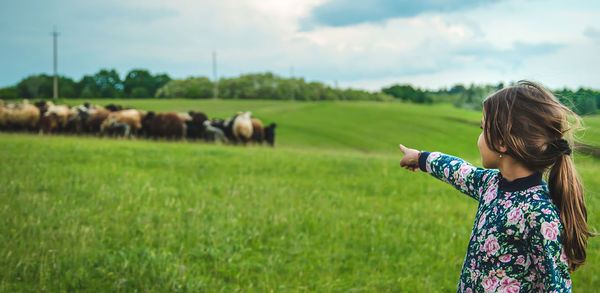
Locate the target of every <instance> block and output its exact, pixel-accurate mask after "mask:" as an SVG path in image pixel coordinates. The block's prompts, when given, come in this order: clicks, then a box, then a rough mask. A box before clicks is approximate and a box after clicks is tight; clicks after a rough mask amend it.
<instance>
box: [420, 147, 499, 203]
mask: <svg viewBox="0 0 600 293" xmlns="http://www.w3.org/2000/svg"><path fill="white" fill-rule="evenodd" d="M419 167H420V169H421V170H422V171H424V172H427V173H429V174H431V175H432V176H434V177H436V178H438V179H440V180H442V181H444V182H447V183H449V184H451V185H452V186H454V188H456V189H458V190H459V191H460V192H462V193H464V194H466V195H468V196H470V197H472V198H473V199H475V200H477V201H480V199H481V194H482V193H483V191H484V190H483V189H484V186H485V185H486V181H487V180H489V179H490V178H491V177H492V176H490V175H491V173H494V172H497V171H496V170H488V169H484V168H476V167H474V166H473V165H471V164H469V163H468V162H465V161H464V160H462V159H460V158H457V157H453V156H450V155H446V154H443V153H439V152H434V153H429V152H422V153H421V155H420V156H419Z"/></svg>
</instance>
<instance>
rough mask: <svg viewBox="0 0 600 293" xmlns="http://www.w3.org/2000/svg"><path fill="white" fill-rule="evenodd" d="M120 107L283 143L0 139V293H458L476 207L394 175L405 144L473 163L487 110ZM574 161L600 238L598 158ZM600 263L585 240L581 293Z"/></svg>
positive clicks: (261, 104) (433, 185) (417, 178)
mask: <svg viewBox="0 0 600 293" xmlns="http://www.w3.org/2000/svg"><path fill="white" fill-rule="evenodd" d="M77 102H78V101H75V103H77ZM104 103H105V102H104ZM120 104H123V105H130V106H135V107H137V108H142V109H147V110H159V111H171V110H173V111H187V110H189V109H195V110H202V111H204V112H206V113H207V114H208V115H209V116H210V117H228V116H230V115H231V114H232V113H235V112H236V111H240V110H242V111H244V110H251V111H253V113H254V114H255V116H257V117H259V118H261V119H262V120H263V121H264V122H266V123H270V122H277V124H278V125H279V126H278V129H277V147H276V148H274V149H272V148H268V147H246V148H243V147H232V146H221V145H209V144H203V143H185V142H155V141H145V140H111V139H98V138H95V137H64V136H53V137H48V136H37V135H25V134H0V158H2V166H3V167H2V168H0V209H1V210H2V213H3V215H4V216H3V217H2V218H1V220H0V255H1V256H2V257H0V291H3V292H11V291H62V290H64V291H76V290H81V291H124V292H131V291H135V290H137V291H155V292H165V291H191V292H198V291H211V292H212V291H223V292H231V291H236V290H243V291H256V292H265V291H271V290H272V291H274V292H276V291H293V292H296V291H317V292H340V291H343V292H347V291H355V292H373V291H376V292H378V291H391V292H398V291H402V292H455V291H456V284H457V279H458V276H459V273H460V268H461V265H462V261H463V258H464V255H465V251H466V247H467V244H468V238H469V235H470V231H471V227H472V224H473V218H474V215H475V209H476V207H477V205H476V202H475V201H473V200H471V199H470V198H468V197H466V196H464V195H461V194H460V193H458V192H457V191H455V190H454V189H452V188H451V187H449V186H447V185H446V184H444V183H442V182H438V181H436V180H435V179H433V178H431V177H430V176H428V175H426V174H423V173H412V172H409V171H406V170H404V169H401V168H399V167H398V160H399V158H400V155H399V154H398V152H399V151H398V150H397V144H398V143H399V142H402V143H404V144H406V145H408V146H412V147H415V148H419V149H427V150H441V151H444V152H447V153H452V154H456V155H459V156H462V157H464V158H466V159H469V160H470V161H472V162H473V163H475V164H477V163H478V161H479V154H478V151H477V146H476V140H477V136H478V135H479V131H480V130H479V128H478V127H477V126H476V124H477V123H478V121H479V119H480V118H481V114H480V113H476V112H468V111H464V110H458V109H455V108H453V107H451V106H444V105H437V106H418V105H411V104H401V103H389V104H386V103H366V102H358V103H343V102H341V103H340V102H338V103H294V102H291V103H289V102H287V103H286V102H273V101H212V100H211V101H190V100H174V101H171V100H129V101H122V102H120ZM595 122H597V121H592V123H595ZM592 123H589V124H592ZM593 130H594V128H593V129H591V130H589V131H588V134H589V133H593ZM575 159H576V164H577V167H578V171H579V173H580V174H581V176H582V178H583V180H584V183H585V186H586V189H587V193H586V196H587V199H586V200H587V204H588V212H589V222H590V225H591V226H592V229H594V230H596V231H597V230H598V227H600V217H598V213H599V212H600V202H599V200H598V194H599V191H600V179H598V178H597V174H598V172H599V171H600V164H598V162H599V161H598V160H597V159H593V158H590V157H587V156H584V155H577V156H575ZM599 270H600V244H599V243H598V240H597V239H591V241H590V245H589V249H588V264H587V265H586V266H584V267H582V268H581V269H580V270H578V271H577V272H575V273H574V274H573V284H574V285H573V286H574V291H577V292H593V291H594V290H595V288H598V286H599V285H600V279H599V278H598V275H597V272H598V271H599Z"/></svg>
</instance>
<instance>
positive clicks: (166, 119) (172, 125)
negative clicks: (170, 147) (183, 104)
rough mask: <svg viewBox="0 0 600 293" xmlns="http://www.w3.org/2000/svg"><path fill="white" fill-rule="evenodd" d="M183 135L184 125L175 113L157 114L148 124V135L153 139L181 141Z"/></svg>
mask: <svg viewBox="0 0 600 293" xmlns="http://www.w3.org/2000/svg"><path fill="white" fill-rule="evenodd" d="M185 134H186V126H185V123H184V121H183V120H181V117H180V115H178V114H177V113H158V114H155V115H154V117H153V118H152V121H151V122H150V135H151V136H152V137H154V138H158V137H166V138H168V139H181V138H183V137H185Z"/></svg>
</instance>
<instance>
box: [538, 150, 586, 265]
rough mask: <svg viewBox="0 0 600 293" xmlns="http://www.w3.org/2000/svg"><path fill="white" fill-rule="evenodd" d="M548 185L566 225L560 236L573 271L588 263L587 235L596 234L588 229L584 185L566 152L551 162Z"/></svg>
mask: <svg viewBox="0 0 600 293" xmlns="http://www.w3.org/2000/svg"><path fill="white" fill-rule="evenodd" d="M548 186H549V188H550V196H551V197H552V200H553V202H554V204H555V205H556V206H557V207H558V210H559V213H560V220H561V222H562V223H563V226H564V230H563V233H562V235H561V239H562V244H563V248H564V251H565V254H566V256H567V259H568V260H569V271H570V272H573V271H575V270H576V269H577V268H578V267H579V266H581V265H583V264H584V263H585V257H586V253H585V248H586V246H587V238H588V237H593V236H596V235H594V234H593V233H590V231H589V230H588V225H587V210H586V208H585V202H584V201H583V187H582V185H581V181H580V180H579V176H578V175H577V172H576V171H575V168H574V166H573V161H572V160H571V157H570V156H569V155H568V154H567V153H563V154H560V155H559V156H558V158H557V160H556V162H555V163H554V165H552V168H551V169H550V173H549V175H548Z"/></svg>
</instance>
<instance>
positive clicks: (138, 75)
mask: <svg viewBox="0 0 600 293" xmlns="http://www.w3.org/2000/svg"><path fill="white" fill-rule="evenodd" d="M170 80H171V78H170V77H169V76H168V75H166V74H159V75H156V76H152V74H150V72H149V71H148V70H145V69H134V70H131V71H129V73H127V76H126V77H125V81H123V91H124V93H125V96H127V97H140V96H139V95H140V94H142V93H144V91H141V89H142V88H143V89H145V92H146V93H147V96H146V97H154V95H155V94H156V91H157V90H158V89H159V88H161V87H162V86H164V85H165V84H166V83H167V82H169V81H170ZM135 88H139V89H138V90H136V93H135V94H134V93H133V89H135Z"/></svg>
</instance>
